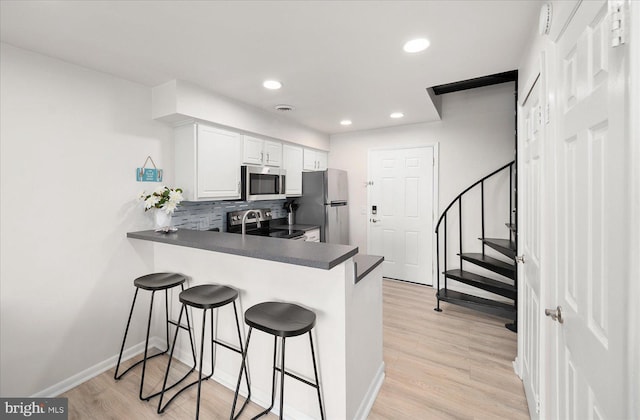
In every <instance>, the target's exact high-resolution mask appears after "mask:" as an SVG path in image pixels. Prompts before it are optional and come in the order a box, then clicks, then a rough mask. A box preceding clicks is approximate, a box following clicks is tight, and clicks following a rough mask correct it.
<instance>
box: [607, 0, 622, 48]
mask: <svg viewBox="0 0 640 420" xmlns="http://www.w3.org/2000/svg"><path fill="white" fill-rule="evenodd" d="M625 17H626V16H625V13H624V4H623V3H622V2H619V3H617V4H615V5H614V6H613V12H612V13H611V46H612V47H613V48H615V47H619V46H620V45H623V44H624V43H625V41H626V39H625V33H624V29H625V23H626V22H625V20H626V19H625Z"/></svg>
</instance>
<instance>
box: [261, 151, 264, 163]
mask: <svg viewBox="0 0 640 420" xmlns="http://www.w3.org/2000/svg"><path fill="white" fill-rule="evenodd" d="M260 162H264V153H263V152H260Z"/></svg>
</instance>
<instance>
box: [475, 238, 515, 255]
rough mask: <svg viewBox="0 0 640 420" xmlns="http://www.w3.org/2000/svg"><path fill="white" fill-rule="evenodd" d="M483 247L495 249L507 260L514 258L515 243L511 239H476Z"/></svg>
mask: <svg viewBox="0 0 640 420" xmlns="http://www.w3.org/2000/svg"><path fill="white" fill-rule="evenodd" d="M478 239H480V240H481V241H482V242H483V243H484V244H485V245H487V246H489V247H491V248H493V249H495V250H496V251H498V252H499V253H501V254H502V255H505V256H507V257H509V258H514V257H515V256H516V243H515V242H513V241H512V240H511V239H501V238H484V239H482V238H478Z"/></svg>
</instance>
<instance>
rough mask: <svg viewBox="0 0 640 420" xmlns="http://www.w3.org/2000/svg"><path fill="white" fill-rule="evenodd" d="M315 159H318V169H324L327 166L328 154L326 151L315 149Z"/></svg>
mask: <svg viewBox="0 0 640 420" xmlns="http://www.w3.org/2000/svg"><path fill="white" fill-rule="evenodd" d="M316 159H317V160H318V168H317V169H316V170H318V171H324V170H325V169H327V167H328V161H329V154H328V153H327V152H320V151H316Z"/></svg>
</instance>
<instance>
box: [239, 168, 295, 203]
mask: <svg viewBox="0 0 640 420" xmlns="http://www.w3.org/2000/svg"><path fill="white" fill-rule="evenodd" d="M241 181H242V199H243V200H245V201H257V200H279V199H283V198H286V194H285V192H286V184H285V181H286V171H285V170H284V169H280V168H270V167H267V166H242V167H241Z"/></svg>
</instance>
